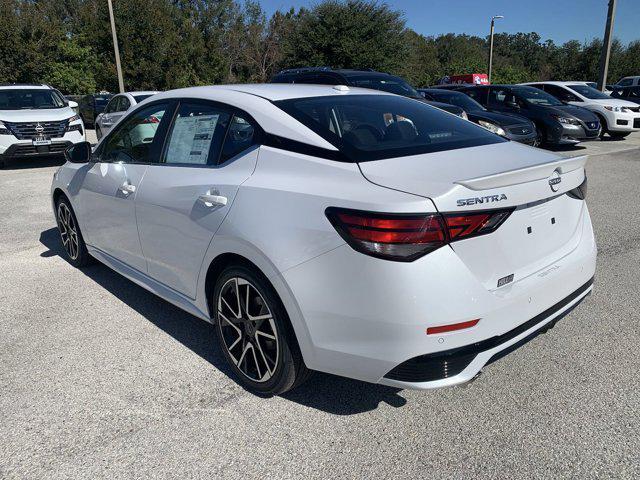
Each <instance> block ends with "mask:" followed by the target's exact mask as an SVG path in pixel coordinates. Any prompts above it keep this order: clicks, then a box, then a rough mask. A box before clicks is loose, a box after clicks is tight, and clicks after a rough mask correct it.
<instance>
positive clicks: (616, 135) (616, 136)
mask: <svg viewBox="0 0 640 480" xmlns="http://www.w3.org/2000/svg"><path fill="white" fill-rule="evenodd" d="M630 134H631V132H609V136H610V137H611V138H613V139H614V140H622V139H623V138H625V137H627V136H629V135H630Z"/></svg>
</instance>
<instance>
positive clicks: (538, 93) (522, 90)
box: [513, 87, 562, 107]
mask: <svg viewBox="0 0 640 480" xmlns="http://www.w3.org/2000/svg"><path fill="white" fill-rule="evenodd" d="M513 93H514V94H515V95H517V96H518V97H520V98H522V99H523V100H524V101H525V102H526V103H529V104H531V105H541V106H545V107H559V106H561V105H562V102H561V101H560V100H558V99H557V98H556V97H554V96H552V95H549V94H548V93H546V92H543V91H542V90H540V89H538V88H533V87H513Z"/></svg>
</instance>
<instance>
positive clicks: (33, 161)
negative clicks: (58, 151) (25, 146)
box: [0, 155, 65, 171]
mask: <svg viewBox="0 0 640 480" xmlns="http://www.w3.org/2000/svg"><path fill="white" fill-rule="evenodd" d="M64 162H65V160H64V157H62V156H60V155H58V156H53V157H38V158H25V159H22V158H20V159H12V160H7V163H6V165H5V166H4V168H2V169H0V171H2V170H24V169H27V168H44V167H57V166H60V165H62V164H63V163H64Z"/></svg>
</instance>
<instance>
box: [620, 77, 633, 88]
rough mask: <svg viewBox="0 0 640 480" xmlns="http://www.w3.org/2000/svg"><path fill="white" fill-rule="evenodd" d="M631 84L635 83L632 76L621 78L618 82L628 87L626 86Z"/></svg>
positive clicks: (621, 85)
mask: <svg viewBox="0 0 640 480" xmlns="http://www.w3.org/2000/svg"><path fill="white" fill-rule="evenodd" d="M629 85H633V79H632V78H624V79H622V80H620V81H619V82H618V86H620V87H626V86H629Z"/></svg>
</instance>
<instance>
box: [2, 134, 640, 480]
mask: <svg viewBox="0 0 640 480" xmlns="http://www.w3.org/2000/svg"><path fill="white" fill-rule="evenodd" d="M612 152H613V153H612ZM560 153H562V154H563V155H575V154H577V153H586V154H590V155H591V158H590V162H589V164H588V176H589V192H588V195H589V197H588V203H589V207H590V210H591V214H592V218H593V222H594V225H595V230H596V236H597V240H598V244H599V255H598V271H597V276H596V285H595V289H594V292H593V295H591V296H590V297H589V298H588V299H587V300H586V301H585V302H584V303H583V304H582V305H580V306H579V307H578V308H577V309H576V310H574V311H573V312H572V313H571V314H570V315H568V316H567V317H565V318H564V319H563V320H562V321H561V322H559V323H558V324H557V326H556V327H555V328H554V329H552V330H551V331H550V332H549V333H547V334H545V335H540V336H538V337H537V338H535V339H534V340H533V341H531V342H529V343H528V344H526V345H525V346H523V347H522V348H520V349H518V350H517V351H516V352H514V353H512V354H510V355H508V356H506V357H504V358H502V359H501V360H499V361H498V362H496V363H494V364H492V365H490V366H488V367H487V368H486V369H485V371H484V373H483V375H481V376H480V377H479V378H478V380H476V381H474V382H473V383H471V384H468V385H467V386H463V387H454V388H449V389H443V390H435V391H427V392H418V391H408V390H398V389H393V388H388V387H383V386H377V385H370V384H366V383H362V382H357V381H352V380H348V379H344V378H339V377H334V376H330V375H324V374H317V375H316V376H315V377H314V378H312V380H310V381H309V382H308V383H307V384H305V385H303V386H302V387H301V388H300V389H299V390H296V391H294V392H291V393H289V394H287V395H285V396H283V397H276V398H271V399H263V398H258V397H256V396H253V395H252V394H250V393H248V392H246V391H245V390H243V389H242V388H241V387H239V386H238V385H237V384H236V383H235V382H234V381H233V380H232V379H231V378H229V376H228V374H229V371H228V370H227V368H226V366H225V364H224V359H223V357H222V354H221V353H220V352H218V350H217V348H216V344H215V338H214V332H213V328H212V327H211V326H210V325H208V324H206V323H204V322H202V321H200V320H198V319H196V318H194V317H191V316H190V315H188V314H186V313H184V312H182V311H181V310H179V309H177V308H175V307H173V306H172V305H170V304H168V303H166V302H164V301H163V300H160V299H159V298H157V297H155V296H154V295H152V294H151V293H148V292H146V291H145V290H143V289H142V288H140V287H138V286H136V285H134V284H133V283H131V282H129V281H128V280H125V279H124V278H123V277H120V276H119V275H117V274H116V273H113V272H112V271H111V270H109V269H108V268H107V267H104V266H101V265H94V266H90V267H88V268H86V269H84V270H76V269H74V268H72V267H71V266H70V265H69V264H68V263H67V262H66V261H65V260H64V259H63V258H62V257H61V255H62V247H61V244H60V242H59V240H58V236H57V231H56V230H55V223H54V219H53V216H52V212H51V208H50V204H49V186H50V182H51V176H52V175H53V172H54V170H55V168H56V167H55V164H54V163H53V162H45V164H44V165H41V164H39V163H38V162H35V161H32V162H28V163H26V164H22V165H15V164H14V165H12V166H10V167H9V168H8V169H6V170H0V222H1V223H0V224H1V225H2V227H1V228H0V272H2V273H1V275H0V439H1V441H0V478H28V479H34V478H110V479H117V478H150V477H153V478H268V477H271V478H324V479H326V478H476V477H480V476H482V477H491V478H532V477H533V478H580V479H584V478H638V477H639V476H640V453H638V452H640V415H639V414H638V412H640V376H639V375H638V372H640V356H639V355H638V345H640V328H639V323H640V313H639V312H640V292H639V287H638V285H640V268H638V266H639V265H640V247H639V245H640V220H639V217H638V206H637V204H638V202H637V198H636V197H637V195H638V192H640V189H639V187H638V184H639V181H640V134H635V136H634V137H629V138H628V139H627V140H625V141H622V142H611V141H610V142H594V143H591V144H588V145H587V146H586V147H585V148H582V147H581V148H578V149H574V150H572V151H565V150H563V151H562V152H560Z"/></svg>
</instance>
